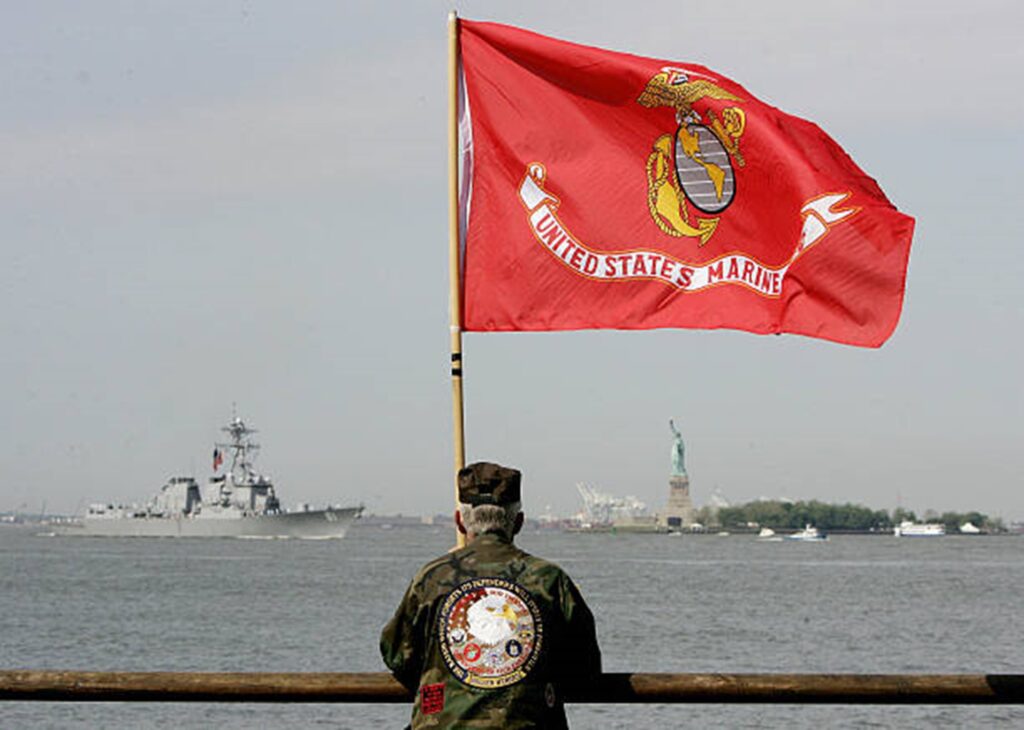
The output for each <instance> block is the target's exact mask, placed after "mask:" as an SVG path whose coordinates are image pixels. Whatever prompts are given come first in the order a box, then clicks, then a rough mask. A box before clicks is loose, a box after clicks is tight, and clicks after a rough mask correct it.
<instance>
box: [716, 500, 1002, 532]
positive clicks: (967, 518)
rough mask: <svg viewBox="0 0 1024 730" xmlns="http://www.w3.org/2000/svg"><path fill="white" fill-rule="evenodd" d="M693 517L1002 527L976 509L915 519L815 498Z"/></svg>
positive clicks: (797, 525) (751, 523)
mask: <svg viewBox="0 0 1024 730" xmlns="http://www.w3.org/2000/svg"><path fill="white" fill-rule="evenodd" d="M697 520H698V522H701V523H702V524H705V525H719V526H721V527H771V528H773V529H778V528H782V529H793V530H798V529H801V528H803V527H804V526H805V525H814V526H815V527H817V528H819V529H821V530H866V531H870V530H874V531H888V530H892V528H893V527H894V526H895V525H898V524H900V523H901V522H902V521H903V520H910V521H912V522H935V523H942V524H943V525H945V526H946V531H947V532H958V531H959V530H960V526H961V525H963V524H965V523H967V522H970V523H971V524H972V525H974V526H975V527H978V528H980V529H982V530H984V531H987V532H999V531H1001V530H1003V529H1004V527H1003V524H1002V521H1001V520H999V519H996V518H991V517H989V516H988V515H986V514H983V513H981V512H977V511H971V512H943V513H942V514H936V513H933V512H931V511H929V512H926V513H925V514H924V516H923V518H920V519H919V518H918V516H917V515H916V514H915V513H914V512H912V511H910V510H905V509H902V508H897V509H895V510H893V511H892V512H887V511H886V510H882V509H876V510H873V509H871V508H870V507H865V506H863V505H859V504H849V503H847V504H827V503H825V502H819V501H817V500H811V501H809V502H804V501H799V502H790V501H782V500H770V501H757V502H747V503H746V504H741V505H736V506H731V507H719V508H717V509H715V508H712V507H702V508H701V509H700V511H699V512H698V515H697Z"/></svg>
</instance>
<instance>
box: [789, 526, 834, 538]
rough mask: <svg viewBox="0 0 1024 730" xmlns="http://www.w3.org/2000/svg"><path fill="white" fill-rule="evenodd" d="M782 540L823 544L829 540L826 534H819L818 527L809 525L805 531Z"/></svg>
mask: <svg viewBox="0 0 1024 730" xmlns="http://www.w3.org/2000/svg"><path fill="white" fill-rule="evenodd" d="M782 539H783V540H793V541H795V542H821V541H823V540H827V539H828V536H827V535H826V534H825V533H824V532H819V531H818V528H817V527H813V526H811V525H807V526H805V527H804V529H802V530H800V531H798V532H794V533H793V534H792V535H785V536H784V537H783V538H782Z"/></svg>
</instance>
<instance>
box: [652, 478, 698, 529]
mask: <svg viewBox="0 0 1024 730" xmlns="http://www.w3.org/2000/svg"><path fill="white" fill-rule="evenodd" d="M696 521H697V520H696V519H695V518H694V510H693V500H691V499H690V477H688V476H685V475H683V476H673V477H669V480H668V504H666V505H665V511H664V512H659V513H658V525H659V526H661V527H667V528H669V529H677V530H678V529H687V528H689V527H690V526H691V525H693V524H694V523H695V522H696Z"/></svg>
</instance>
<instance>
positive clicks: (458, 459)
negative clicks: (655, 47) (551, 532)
mask: <svg viewBox="0 0 1024 730" xmlns="http://www.w3.org/2000/svg"><path fill="white" fill-rule="evenodd" d="M459 259H460V256H459V18H458V15H457V14H456V12H455V11H454V10H453V11H452V12H451V13H449V14H448V279H449V293H448V311H449V317H450V324H451V326H450V328H449V329H450V331H451V349H452V427H453V442H454V447H455V448H454V452H455V474H454V482H455V508H456V509H458V507H459V471H460V470H461V469H462V467H464V466H465V465H466V437H465V433H464V430H463V421H464V417H463V407H462V296H461V289H462V286H461V284H462V282H461V279H462V276H461V266H460V265H459V264H460V261H459ZM465 544H466V537H465V535H463V534H462V533H461V532H459V531H458V530H456V531H455V546H456V547H463V546H464V545H465Z"/></svg>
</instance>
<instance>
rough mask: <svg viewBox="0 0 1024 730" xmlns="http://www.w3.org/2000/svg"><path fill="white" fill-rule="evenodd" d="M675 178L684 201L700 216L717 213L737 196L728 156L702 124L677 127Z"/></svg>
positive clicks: (730, 161)
mask: <svg viewBox="0 0 1024 730" xmlns="http://www.w3.org/2000/svg"><path fill="white" fill-rule="evenodd" d="M675 154H676V175H677V176H678V177H679V186H680V187H681V188H682V189H683V192H684V193H685V194H686V199H687V200H689V201H690V202H691V203H693V205H694V207H696V208H697V210H699V211H701V212H702V213H720V212H721V211H723V210H725V209H726V208H727V207H729V203H731V202H732V199H733V197H734V196H735V194H736V178H735V175H734V174H733V169H732V160H731V159H729V153H728V152H726V151H725V147H723V146H722V143H721V142H720V141H719V140H718V137H716V136H715V134H714V132H712V131H711V130H710V129H708V128H707V127H705V126H704V125H701V124H689V125H686V126H685V127H680V128H679V131H678V132H677V133H676V140H675Z"/></svg>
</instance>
